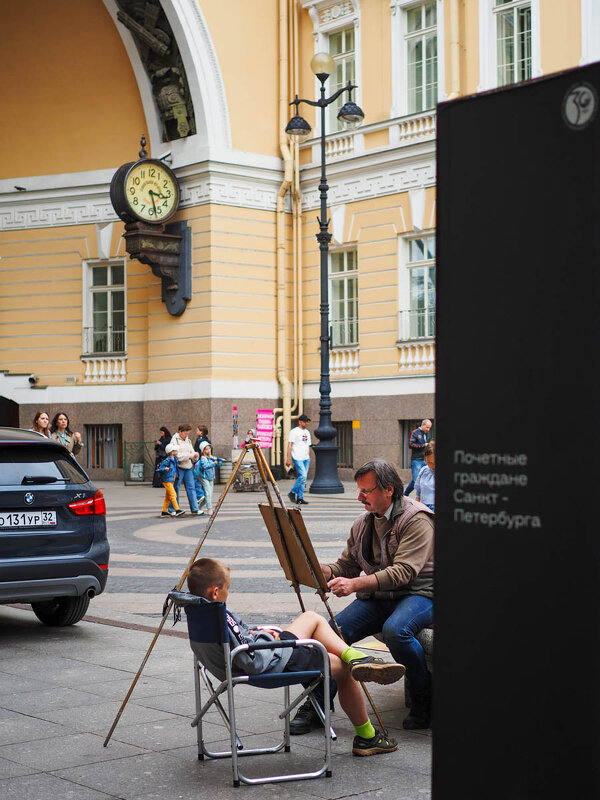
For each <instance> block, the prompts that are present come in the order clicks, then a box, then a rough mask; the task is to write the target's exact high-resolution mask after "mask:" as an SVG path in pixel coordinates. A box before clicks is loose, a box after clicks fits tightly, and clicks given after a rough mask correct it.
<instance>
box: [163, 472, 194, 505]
mask: <svg viewBox="0 0 600 800" xmlns="http://www.w3.org/2000/svg"><path fill="white" fill-rule="evenodd" d="M182 483H183V485H184V486H185V491H186V494H187V496H188V500H189V502H190V510H191V511H198V500H197V499H196V486H195V484H194V468H193V467H190V468H189V469H184V468H183V467H178V474H177V480H176V481H175V493H176V494H177V502H178V503H179V507H180V508H181V501H180V499H179V487H180V486H181V484H182ZM174 510H175V509H174V508H173V506H172V505H171V504H170V503H169V511H174Z"/></svg>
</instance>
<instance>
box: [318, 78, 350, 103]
mask: <svg viewBox="0 0 600 800" xmlns="http://www.w3.org/2000/svg"><path fill="white" fill-rule="evenodd" d="M352 89H358V86H357V84H355V83H350V81H348V83H347V84H346V86H342V88H341V89H338V90H337V92H335V93H334V94H332V95H331V97H328V98H327V99H326V100H323V101H322V102H318V103H315V105H317V106H320V105H324V106H328V105H330V104H331V103H333V101H334V100H337V99H338V97H339V96H340V95H341V94H342V93H343V92H350V99H352Z"/></svg>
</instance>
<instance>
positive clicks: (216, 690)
mask: <svg viewBox="0 0 600 800" xmlns="http://www.w3.org/2000/svg"><path fill="white" fill-rule="evenodd" d="M215 605H216V604H215ZM186 610H187V609H186ZM223 620H224V615H223ZM223 624H225V623H223ZM223 639H225V641H222V642H221V644H222V647H223V656H224V662H225V680H223V681H221V682H220V683H219V685H218V686H216V687H215V686H214V685H213V683H212V681H211V674H212V673H209V671H208V669H207V668H206V667H205V666H204V664H203V663H202V662H201V661H200V660H199V659H198V657H197V655H196V654H195V653H194V690H195V696H196V716H195V717H194V719H193V720H192V723H191V724H192V727H195V728H196V729H197V740H198V759H199V760H200V761H201V760H203V759H204V757H205V756H207V757H208V758H213V759H217V758H231V766H232V771H233V785H234V786H235V787H238V786H240V783H245V784H249V785H253V784H262V783H279V782H283V781H298V780H308V779H311V778H319V777H321V776H323V775H324V776H325V777H328V778H330V777H331V775H332V771H331V741H332V739H335V738H336V735H335V731H333V729H332V728H331V711H330V708H329V703H326V704H325V706H326V708H325V710H324V711H323V710H321V708H320V706H319V704H318V703H317V702H316V700H315V699H314V697H313V695H312V692H313V690H314V689H316V687H317V686H318V685H319V684H320V683H321V681H323V689H324V696H325V697H329V685H330V670H329V654H328V652H327V650H326V648H325V647H324V645H322V644H321V642H318V641H316V640H315V639H297V640H287V639H286V640H284V641H274V642H258V643H255V644H241V645H239V646H238V647H235V648H234V649H233V650H232V649H231V646H230V644H229V640H228V633H227V631H225V635H224V636H223ZM298 646H308V647H313V648H316V649H317V650H318V651H319V653H320V655H321V658H322V670H321V672H319V673H318V674H315V672H314V671H312V672H310V673H305V672H296V673H295V672H276V673H272V672H269V673H263V674H260V675H236V676H234V674H233V663H234V660H235V657H236V655H237V654H238V653H240V652H242V651H244V650H247V651H250V652H252V651H255V650H276V649H279V648H290V647H292V648H293V647H298ZM307 676H308V677H309V678H310V683H309V685H308V687H307V688H305V689H304V691H303V692H302V693H301V694H300V695H299V696H298V697H296V698H295V699H294V700H293V701H291V702H290V688H289V687H290V685H297V684H300V683H302V682H307ZM201 682H204V684H205V686H206V688H207V691H208V695H209V696H208V699H207V700H206V701H205V702H204V703H203V702H202V686H201ZM260 684H264V686H262V687H261V686H260ZM238 685H254V686H255V687H257V688H283V700H284V708H283V711H281V713H280V714H279V719H283V720H284V731H283V740H282V741H281V742H280V743H279V744H277V745H274V746H272V747H254V748H248V749H246V748H244V745H243V743H242V741H241V739H240V737H239V735H238V732H237V726H236V714H235V696H234V688H235V687H236V686H238ZM225 693H226V694H227V711H226V710H225V708H224V707H223V704H222V703H221V700H220V698H221V695H223V694H225ZM306 697H308V698H309V699H310V701H311V703H312V704H313V707H314V708H315V710H316V711H317V713H318V714H319V716H320V717H321V720H322V722H323V724H324V729H323V731H324V738H325V759H324V764H323V766H322V767H321V769H318V770H314V771H311V772H299V773H284V774H278V775H269V776H265V777H260V778H251V777H249V776H247V775H244V774H243V773H242V772H241V771H240V765H239V759H240V758H241V757H245V756H253V755H266V754H270V753H278V752H280V751H282V750H284V751H285V752H286V753H287V752H290V749H291V748H290V740H291V737H290V714H291V713H292V712H293V711H294V709H295V708H296V707H297V706H298V705H299V704H300V703H301V702H302V701H303V700H304V699H305V698H306ZM213 705H214V706H215V707H216V708H217V710H218V711H219V713H220V714H221V717H222V718H223V721H224V722H225V725H226V727H227V729H228V730H229V735H230V748H229V749H228V750H219V751H213V750H211V749H210V748H209V747H208V746H207V745H206V743H205V741H204V735H203V731H202V719H203V717H204V716H205V714H206V713H207V711H208V710H209V709H210V708H212V706H213Z"/></svg>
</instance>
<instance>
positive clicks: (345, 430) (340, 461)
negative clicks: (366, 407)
mask: <svg viewBox="0 0 600 800" xmlns="http://www.w3.org/2000/svg"><path fill="white" fill-rule="evenodd" d="M333 427H334V428H335V429H336V431H337V436H336V439H335V441H336V444H337V446H338V452H337V465H338V467H350V468H353V467H354V455H353V452H352V420H350V421H349V422H334V423H333Z"/></svg>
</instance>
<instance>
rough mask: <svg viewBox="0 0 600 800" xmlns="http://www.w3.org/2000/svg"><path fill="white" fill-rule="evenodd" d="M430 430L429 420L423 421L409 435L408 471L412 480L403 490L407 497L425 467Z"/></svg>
mask: <svg viewBox="0 0 600 800" xmlns="http://www.w3.org/2000/svg"><path fill="white" fill-rule="evenodd" d="M430 430H431V420H430V419H424V420H423V422H422V423H421V424H420V426H419V427H418V428H415V429H414V431H413V432H412V433H411V434H410V441H409V443H408V446H409V447H410V458H411V461H410V470H411V473H412V480H411V482H410V483H409V484H408V486H407V487H406V489H405V490H404V494H405V495H406V496H407V497H408V495H409V494H410V493H411V492H412V490H413V489H414V487H415V481H416V480H417V477H418V475H419V472H421V470H422V469H423V467H424V466H425V447H426V445H427V443H428V442H429V439H430V438H431V437H430V435H429V431H430Z"/></svg>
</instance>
